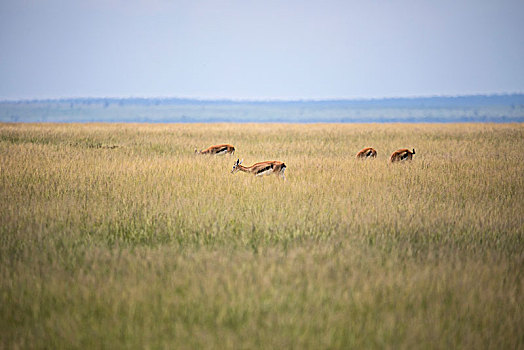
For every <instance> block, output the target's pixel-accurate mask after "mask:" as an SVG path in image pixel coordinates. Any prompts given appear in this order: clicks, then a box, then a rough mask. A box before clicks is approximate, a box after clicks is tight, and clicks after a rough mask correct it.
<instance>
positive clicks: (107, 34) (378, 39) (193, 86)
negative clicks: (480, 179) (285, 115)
mask: <svg viewBox="0 0 524 350" xmlns="http://www.w3.org/2000/svg"><path fill="white" fill-rule="evenodd" d="M522 92H524V1H523V0H490V1H486V0H439V1H435V0H431V1H427V0H398V1H397V0H389V1H388V0H362V1H360V0H358V1H357V0H355V1H351V0H345V1H338V0H318V1H317V0H312V1H309V0H300V1H298V0H297V1H295V0H289V1H274V0H232V1H221V0H216V1H212V0H194V1H192V0H188V1H185V0H184V1H182V0H180V1H178V0H173V1H168V0H82V1H75V0H0V99H3V100H13V99H33V98H36V99H45V98H68V97H189V98H202V99H209V98H212V99H216V98H219V99H241V100H243V99H257V100H258V99H284V100H285V99H333V98H348V99H356V98H381V97H413V96H440V95H445V96H453V95H467V94H501V93H522Z"/></svg>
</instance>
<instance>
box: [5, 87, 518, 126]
mask: <svg viewBox="0 0 524 350" xmlns="http://www.w3.org/2000/svg"><path fill="white" fill-rule="evenodd" d="M0 121H1V122H138V123H142V122H147V123H197V122H198V123H207V122H240V123H244V122H290V123H383V122H410V123H413V122H415V123H418V122H431V123H450V122H496V123H505V122H524V94H508V95H472V96H457V97H418V98H387V99H361V100H318V101H316V100H315V101H312V100H296V101H232V100H197V99H180V98H123V99H120V98H74V99H57V100H20V101H0Z"/></svg>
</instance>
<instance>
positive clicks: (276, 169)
mask: <svg viewBox="0 0 524 350" xmlns="http://www.w3.org/2000/svg"><path fill="white" fill-rule="evenodd" d="M242 161H243V159H242V160H239V159H237V161H236V162H235V164H233V170H231V174H234V173H236V172H237V171H243V172H245V173H250V174H253V175H255V176H264V175H271V174H275V175H280V177H281V178H282V179H284V180H285V179H286V177H285V176H284V170H286V164H284V163H282V162H279V161H276V160H270V161H266V162H260V163H255V164H253V165H252V166H248V167H245V166H243V165H242Z"/></svg>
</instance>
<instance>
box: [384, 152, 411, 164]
mask: <svg viewBox="0 0 524 350" xmlns="http://www.w3.org/2000/svg"><path fill="white" fill-rule="evenodd" d="M414 154H415V149H414V148H413V152H411V151H410V150H409V149H407V148H403V149H399V150H398V151H395V152H393V154H392V155H391V157H390V158H389V161H390V162H391V163H393V162H400V161H403V160H412V159H413V155H414Z"/></svg>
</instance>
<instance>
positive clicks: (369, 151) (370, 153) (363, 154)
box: [357, 147, 377, 159]
mask: <svg viewBox="0 0 524 350" xmlns="http://www.w3.org/2000/svg"><path fill="white" fill-rule="evenodd" d="M368 158H377V151H376V150H375V149H374V148H373V147H366V148H364V149H362V150H360V152H358V153H357V159H368Z"/></svg>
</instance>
